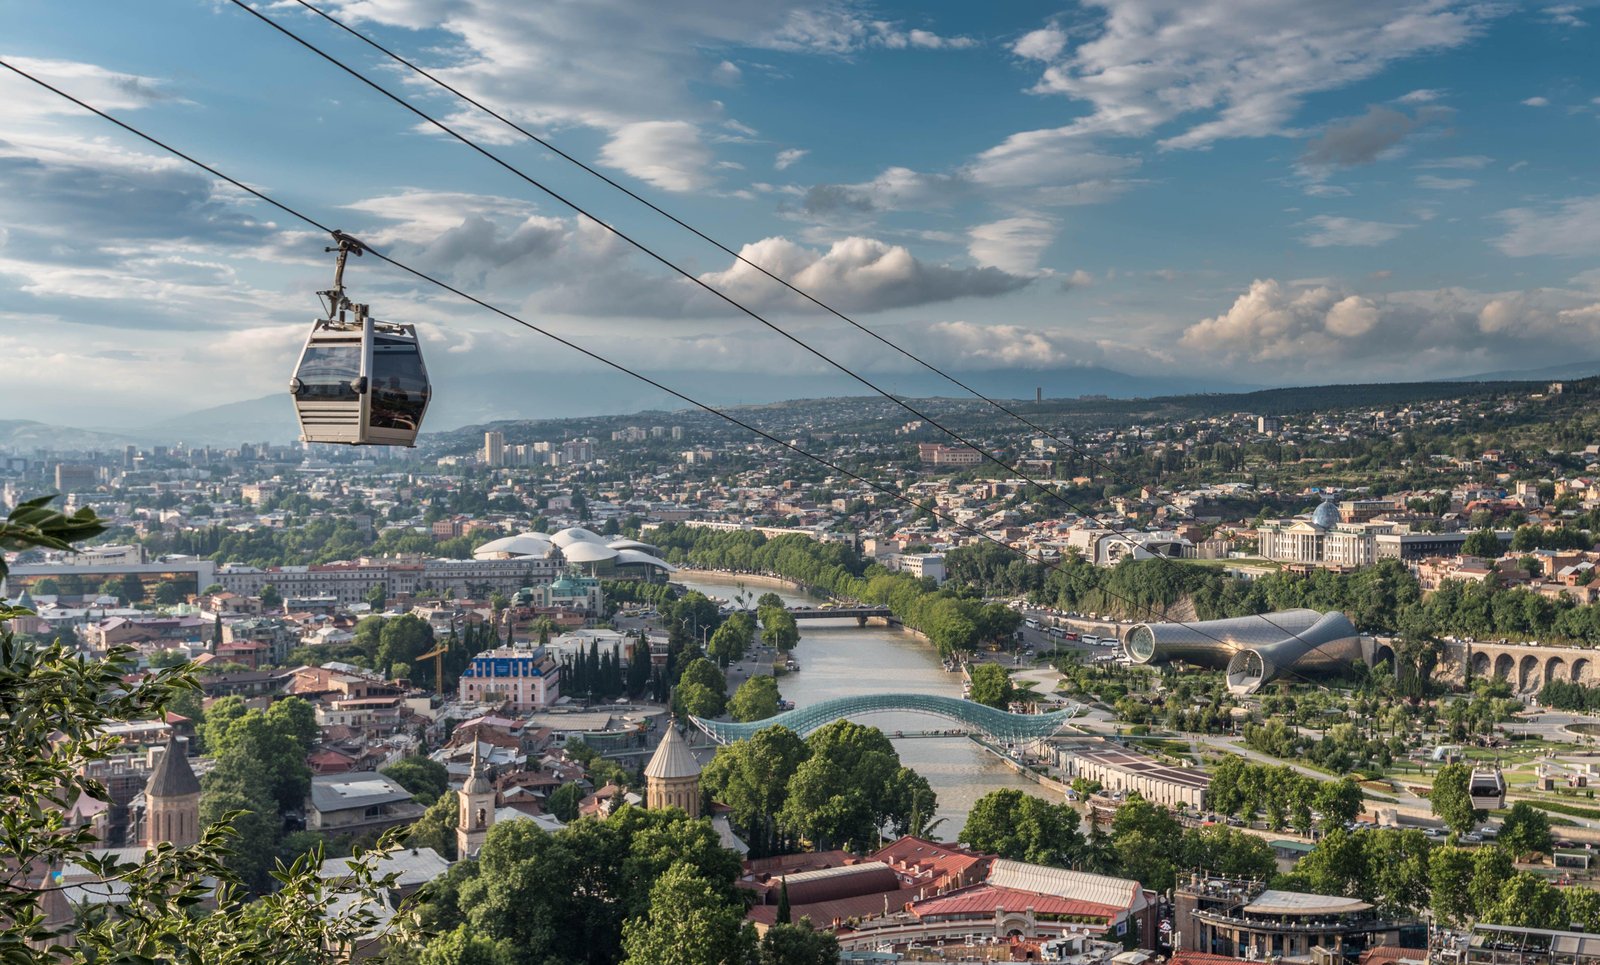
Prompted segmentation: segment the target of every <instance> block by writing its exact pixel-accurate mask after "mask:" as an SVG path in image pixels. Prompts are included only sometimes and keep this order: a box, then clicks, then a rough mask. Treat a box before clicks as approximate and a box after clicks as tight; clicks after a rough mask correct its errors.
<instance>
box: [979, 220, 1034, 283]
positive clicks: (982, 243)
mask: <svg viewBox="0 0 1600 965" xmlns="http://www.w3.org/2000/svg"><path fill="white" fill-rule="evenodd" d="M967 237H968V238H969V239H970V240H969V241H968V244H967V252H968V254H970V255H972V260H973V261H976V262H977V263H978V264H980V265H990V266H993V267H995V268H999V269H1001V270H1002V271H1008V272H1011V273H1013V274H1026V273H1028V272H1031V271H1035V270H1037V269H1038V267H1039V258H1040V256H1042V255H1043V254H1044V250H1045V249H1046V248H1048V247H1049V246H1050V242H1052V241H1054V240H1055V237H1056V225H1055V222H1053V221H1050V220H1049V219H1047V218H1038V217H1017V218H1004V219H1002V220H1000V221H992V222H990V223H989V224H981V225H974V226H973V227H972V228H970V229H969V230H968V231H967Z"/></svg>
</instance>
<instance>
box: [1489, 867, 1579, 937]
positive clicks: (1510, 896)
mask: <svg viewBox="0 0 1600 965" xmlns="http://www.w3.org/2000/svg"><path fill="white" fill-rule="evenodd" d="M1565 912H1566V903H1565V902H1564V901H1562V898H1561V892H1560V890H1558V889H1557V888H1556V887H1555V886H1553V885H1551V884H1550V883H1549V882H1548V881H1545V880H1544V879H1543V878H1540V877H1539V876H1538V875H1535V874H1533V873H1531V872H1527V871H1519V872H1517V873H1516V874H1514V875H1512V876H1511V877H1510V878H1508V879H1506V880H1505V881H1502V882H1501V883H1500V894H1499V895H1498V896H1497V900H1496V901H1495V903H1494V904H1493V905H1492V906H1491V907H1490V908H1489V909H1488V910H1487V911H1483V912H1482V913H1481V915H1480V917H1481V918H1482V919H1483V920H1484V921H1486V922H1488V923H1490V924H1493V925H1516V926H1518V927H1522V928H1565V927H1566V926H1567V921H1566V918H1565Z"/></svg>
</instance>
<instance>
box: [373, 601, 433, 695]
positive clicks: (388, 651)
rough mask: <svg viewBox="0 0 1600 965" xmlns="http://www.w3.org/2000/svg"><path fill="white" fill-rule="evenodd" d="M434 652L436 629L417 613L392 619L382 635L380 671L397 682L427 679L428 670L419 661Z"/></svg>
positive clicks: (386, 622) (380, 636)
mask: <svg viewBox="0 0 1600 965" xmlns="http://www.w3.org/2000/svg"><path fill="white" fill-rule="evenodd" d="M432 649H433V627H431V626H429V625H428V624H427V622H426V621H424V620H423V619H421V618H420V617H418V616H417V615H416V614H413V613H407V614H404V615H402V616H397V617H391V618H389V619H386V620H384V621H383V629H382V630H381V631H380V632H379V634H378V655H377V667H378V669H379V670H381V671H382V672H384V673H386V674H388V675H389V676H391V677H395V678H401V677H405V678H410V679H418V680H420V679H426V678H427V676H428V668H427V667H418V666H417V663H416V660H417V657H419V656H421V655H422V654H424V653H427V652H428V651H429V650H432Z"/></svg>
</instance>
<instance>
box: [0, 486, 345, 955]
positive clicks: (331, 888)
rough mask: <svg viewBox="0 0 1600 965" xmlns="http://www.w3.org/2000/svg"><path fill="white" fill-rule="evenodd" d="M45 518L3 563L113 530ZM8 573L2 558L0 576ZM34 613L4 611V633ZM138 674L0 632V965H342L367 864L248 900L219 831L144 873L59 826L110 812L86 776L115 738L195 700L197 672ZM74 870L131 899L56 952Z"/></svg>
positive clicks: (3, 531) (165, 855) (287, 879)
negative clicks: (51, 921)
mask: <svg viewBox="0 0 1600 965" xmlns="http://www.w3.org/2000/svg"><path fill="white" fill-rule="evenodd" d="M48 506H49V500H48V499H35V500H28V501H26V502H23V503H21V504H20V505H18V506H17V508H16V509H14V510H13V511H12V512H11V515H10V516H9V517H8V518H7V519H6V520H4V521H3V522H0V551H10V550H21V549H28V548H33V547H45V548H52V549H70V548H71V546H72V543H73V542H74V541H76V540H80V539H86V538H88V537H90V536H94V535H96V534H97V533H98V532H100V531H102V530H103V528H104V525H103V523H102V522H101V521H100V520H98V519H96V518H95V517H94V515H93V513H92V512H89V511H87V510H85V511H81V512H79V513H77V514H75V515H73V516H66V515H63V514H61V513H58V512H56V511H54V510H51V509H49V508H48ZM5 572H6V566H5V562H4V555H3V552H0V577H3V576H4V574H5ZM27 612H28V611H25V610H22V609H19V608H16V607H11V606H5V605H3V604H0V623H3V622H5V621H10V620H14V619H16V618H18V617H20V616H24V615H27ZM137 669H138V667H137V664H136V663H135V661H134V659H133V656H132V652H131V651H130V650H128V649H127V648H120V647H119V648H112V650H111V651H110V652H109V653H107V654H106V655H105V657H104V658H103V659H90V658H88V657H85V656H82V655H80V654H77V653H74V652H71V651H69V650H67V649H66V648H65V647H63V646H62V645H60V644H58V643H52V644H49V645H37V644H30V643H26V642H23V641H20V640H18V639H17V638H16V636H15V635H14V634H13V633H12V632H10V631H7V630H3V629H0V796H3V797H4V799H5V800H6V801H7V802H8V803H7V808H6V819H5V831H4V838H5V840H4V850H5V852H6V854H7V856H8V859H9V860H8V872H7V875H6V878H5V880H4V881H3V882H0V957H3V958H4V959H5V960H6V961H7V962H16V963H19V965H45V963H51V965H58V963H90V962H109V961H135V960H138V961H170V962H207V963H218V965H245V963H251V962H260V961H266V960H269V959H270V960H272V961H275V962H279V963H284V965H321V963H324V962H327V963H331V962H333V961H334V960H335V959H336V958H337V957H338V955H337V949H339V948H341V947H343V946H344V945H346V944H347V943H350V942H353V941H354V940H355V939H356V938H357V936H360V935H363V934H366V933H367V932H369V931H370V930H371V928H372V927H373V917H372V915H371V914H370V913H368V912H363V911H361V909H363V908H371V907H373V902H374V901H375V900H376V899H375V895H376V888H375V887H374V884H373V881H372V875H371V863H370V861H358V862H357V863H356V866H355V868H354V869H353V872H354V873H353V875H352V878H351V880H350V881H348V882H337V883H336V882H332V881H326V880H323V879H322V878H320V876H319V875H318V874H317V868H318V866H319V865H320V863H321V857H322V856H321V854H320V853H312V854H310V855H305V856H302V857H301V858H299V859H297V860H296V861H295V862H294V863H293V864H292V865H291V866H289V867H286V868H283V869H282V870H281V871H280V876H279V880H278V882H277V884H278V887H277V888H276V890H274V891H273V892H272V893H271V894H269V895H266V896H264V897H262V898H260V899H258V900H255V901H248V900H247V898H248V895H247V893H246V892H245V891H244V890H243V889H242V888H241V887H240V885H241V884H242V882H241V881H240V879H239V878H238V876H237V875H236V874H235V873H234V872H233V870H232V869H231V868H229V867H228V865H227V864H226V863H225V861H224V858H225V856H226V854H227V851H228V848H229V846H230V841H231V839H232V837H233V836H234V835H235V834H236V833H237V831H236V830H234V829H231V828H229V827H227V826H218V825H213V826H209V827H207V828H206V829H205V830H204V831H203V832H202V835H201V838H200V841H199V843H197V844H195V845H193V846H190V847H185V848H168V847H163V848H160V849H157V850H155V851H153V852H151V853H149V854H147V855H143V856H141V860H140V861H138V862H126V861H122V860H120V859H119V858H118V857H117V856H115V855H111V856H104V857H102V856H99V855H96V854H94V853H92V851H91V849H93V848H95V847H96V846H97V842H96V841H95V838H94V835H93V833H92V832H91V831H90V830H89V829H87V828H84V829H72V828H65V827H63V826H62V824H61V821H60V814H61V810H62V808H64V807H66V806H67V805H68V804H69V803H70V802H72V801H74V800H76V799H78V798H79V797H84V796H87V797H91V798H97V799H100V800H105V799H106V797H105V795H106V793H107V792H106V790H105V789H104V788H103V787H101V786H100V785H99V784H98V783H97V782H96V781H94V780H92V779H90V778H88V777H85V776H84V775H85V774H86V773H88V772H89V770H90V769H91V768H92V767H93V766H94V765H95V764H96V763H97V762H100V761H104V760H106V759H107V758H108V757H110V756H111V755H112V754H114V753H117V752H118V751H119V749H120V748H119V742H118V741H116V740H114V739H110V738H108V737H107V736H106V730H107V728H108V727H110V726H111V725H113V724H116V723H120V722H123V721H128V720H149V719H152V718H156V717H159V716H160V715H161V714H162V713H163V712H164V711H165V710H166V709H167V708H168V707H169V706H171V704H172V701H173V700H174V699H175V698H176V697H177V696H178V695H180V694H183V693H187V692H191V691H194V690H196V689H197V686H196V684H195V681H194V678H193V676H192V675H191V670H190V669H189V668H187V667H174V668H167V669H164V670H158V671H156V672H154V673H150V674H147V675H140V674H138V673H137V672H136V671H137ZM69 865H76V866H78V867H80V868H83V869H85V871H86V872H88V873H89V874H90V875H93V876H95V878H96V879H98V880H99V881H101V882H109V881H112V880H115V881H116V882H117V884H116V887H117V889H118V890H119V892H120V893H121V895H122V899H123V900H122V901H121V902H119V903H118V904H116V905H114V906H106V908H105V912H104V914H103V915H95V916H89V917H87V918H85V919H84V920H83V921H82V923H81V927H79V928H77V929H76V931H75V933H74V934H73V935H72V937H71V940H70V941H69V942H67V943H66V944H65V945H55V946H54V947H47V946H50V944H51V943H53V942H55V941H56V940H57V939H58V938H59V937H61V936H60V935H59V933H56V932H53V931H52V930H51V929H49V928H48V927H47V925H46V916H45V909H44V907H43V903H44V902H45V900H46V898H47V897H49V896H50V894H51V888H50V886H49V881H50V880H51V879H50V874H51V872H52V871H54V870H56V869H60V868H63V867H66V866H69ZM91 887H93V885H91ZM352 897H353V898H354V900H351V901H348V903H345V900H346V899H347V898H352ZM207 902H209V904H207ZM336 905H342V907H344V908H345V909H347V910H346V911H343V912H340V911H336V910H335V906H336Z"/></svg>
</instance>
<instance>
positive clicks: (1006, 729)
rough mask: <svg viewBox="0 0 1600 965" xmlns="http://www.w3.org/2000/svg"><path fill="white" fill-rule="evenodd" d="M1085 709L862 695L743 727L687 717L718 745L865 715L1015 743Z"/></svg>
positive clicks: (800, 731)
mask: <svg viewBox="0 0 1600 965" xmlns="http://www.w3.org/2000/svg"><path fill="white" fill-rule="evenodd" d="M1082 709H1083V708H1082V707H1081V705H1079V704H1072V705H1070V706H1069V707H1068V709H1066V710H1058V711H1054V712H1052V713H1048V714H1013V713H1010V712H1008V711H1004V710H996V709H995V708H993V707H990V706H988V705H986V704H980V703H976V702H974V701H971V700H961V699H958V698H956V697H941V696H939V695H937V694H863V695H860V696H856V697H835V698H833V699H832V700H824V701H821V702H820V703H815V704H811V705H809V706H807V707H801V708H799V709H797V710H789V711H785V712H783V713H781V714H779V715H778V716H776V717H768V718H767V719H766V720H758V721H752V722H750V723H747V724H740V723H734V722H732V721H725V720H704V719H702V718H699V717H690V718H689V719H690V720H691V721H693V722H694V725H695V726H696V727H698V728H700V729H701V730H703V731H705V732H706V733H707V734H708V735H710V737H711V739H712V740H715V741H716V742H717V743H719V744H727V743H729V742H731V741H736V740H743V739H745V738H747V737H751V736H753V735H754V734H755V733H756V732H757V731H759V730H762V729H763V728H767V727H771V726H773V725H774V724H781V725H782V726H784V727H787V728H789V729H790V730H792V731H794V732H795V733H797V734H799V735H800V736H801V737H804V736H805V735H807V734H809V733H811V732H812V731H814V730H817V729H819V728H821V727H824V726H826V725H828V724H831V723H833V722H834V721H836V720H839V719H840V718H844V717H860V716H863V715H866V714H889V713H913V714H930V715H932V716H934V717H943V718H945V719H946V720H953V721H955V722H957V723H959V724H963V725H965V726H966V727H967V728H969V729H971V730H974V731H977V732H978V733H980V734H982V735H983V736H984V737H987V738H988V739H989V740H991V741H996V742H1002V743H1004V742H1017V741H1028V740H1037V739H1039V738H1043V737H1049V736H1051V735H1053V734H1055V733H1057V732H1059V731H1060V730H1061V728H1063V727H1065V726H1066V725H1067V723H1068V722H1069V721H1071V720H1072V719H1073V718H1074V717H1076V716H1078V713H1079V711H1081V710H1082Z"/></svg>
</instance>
